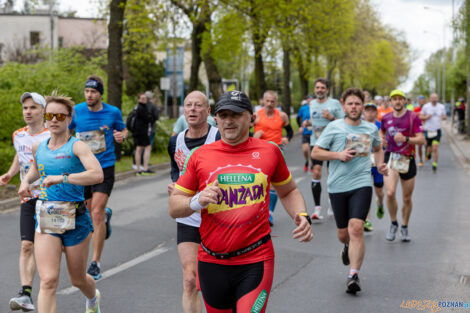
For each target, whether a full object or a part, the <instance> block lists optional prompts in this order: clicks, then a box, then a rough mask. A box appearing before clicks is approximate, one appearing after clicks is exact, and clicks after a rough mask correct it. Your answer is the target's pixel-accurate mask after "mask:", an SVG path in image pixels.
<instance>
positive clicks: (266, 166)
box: [169, 91, 313, 313]
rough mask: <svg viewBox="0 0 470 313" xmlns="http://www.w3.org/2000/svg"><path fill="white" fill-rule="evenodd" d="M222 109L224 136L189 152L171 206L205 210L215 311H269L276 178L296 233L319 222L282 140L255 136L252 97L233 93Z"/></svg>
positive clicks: (204, 240)
mask: <svg viewBox="0 0 470 313" xmlns="http://www.w3.org/2000/svg"><path fill="white" fill-rule="evenodd" d="M215 113H216V120H217V124H218V128H219V132H220V134H221V137H222V140H219V141H216V142H214V143H212V144H208V145H204V146H202V147H200V148H197V149H195V150H193V152H192V154H191V155H190V156H188V158H187V160H186V164H185V167H184V171H183V174H182V176H180V178H179V179H178V181H177V183H176V185H175V190H174V192H173V193H172V195H171V196H170V208H169V212H170V215H171V216H172V217H173V218H177V217H185V216H189V215H191V214H192V213H194V212H195V211H200V212H201V218H202V221H201V226H200V228H199V231H200V233H201V246H200V247H199V251H198V276H199V284H200V287H201V291H202V295H203V298H204V302H205V305H206V310H207V312H208V313H212V312H214V313H215V312H217V313H221V312H265V310H266V305H267V300H268V297H269V292H270V290H271V284H272V280H273V273H274V250H273V245H272V242H271V240H270V232H271V228H270V226H269V222H268V216H269V213H268V206H269V197H268V194H269V189H270V185H271V183H272V185H273V186H275V188H276V191H277V193H278V195H279V197H280V198H281V201H282V203H283V205H284V206H285V208H286V211H287V213H288V214H289V215H290V216H291V217H292V218H293V220H294V222H295V224H296V225H297V227H296V228H295V229H294V231H293V234H294V236H293V237H294V239H299V241H303V242H306V241H310V240H311V239H312V237H313V235H312V229H311V227H310V225H309V223H310V222H311V221H310V220H309V218H308V215H307V213H306V208H305V202H304V199H303V197H302V194H301V193H300V191H299V190H298V189H297V186H296V184H295V182H294V180H293V179H292V176H291V174H290V172H289V170H288V168H287V165H286V163H285V160H284V157H283V155H282V153H281V151H280V149H279V147H278V146H277V145H275V144H272V143H270V142H267V141H265V140H261V139H257V138H250V137H249V129H250V124H251V123H252V114H253V109H252V106H251V103H250V100H249V99H248V97H247V96H246V95H245V94H244V93H242V92H239V91H231V92H228V93H225V94H224V95H222V96H221V97H220V98H219V100H218V102H217V104H216V107H215Z"/></svg>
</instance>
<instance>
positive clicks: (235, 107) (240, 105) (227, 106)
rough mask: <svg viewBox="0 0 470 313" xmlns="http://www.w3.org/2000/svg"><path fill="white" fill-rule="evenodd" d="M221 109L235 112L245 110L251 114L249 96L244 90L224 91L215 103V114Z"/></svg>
mask: <svg viewBox="0 0 470 313" xmlns="http://www.w3.org/2000/svg"><path fill="white" fill-rule="evenodd" d="M221 110H230V111H233V112H237V113H242V112H243V111H245V110H246V111H249V112H250V113H251V114H253V107H252V106H251V102H250V98H248V96H247V95H246V94H245V93H244V92H241V91H236V90H233V91H229V92H226V93H224V94H223V95H222V96H220V98H219V100H217V103H216V104H215V114H217V112H219V111H221Z"/></svg>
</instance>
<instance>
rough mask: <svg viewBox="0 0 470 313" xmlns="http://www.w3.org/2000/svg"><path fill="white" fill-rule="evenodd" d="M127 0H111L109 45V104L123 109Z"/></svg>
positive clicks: (118, 155) (119, 156)
mask: <svg viewBox="0 0 470 313" xmlns="http://www.w3.org/2000/svg"><path fill="white" fill-rule="evenodd" d="M125 9H126V0H111V3H110V14H109V25H108V34H109V45H108V103H110V104H112V105H114V106H116V107H118V108H119V109H121V104H122V76H123V75H122V68H123V65H122V29H123V21H124V11H125ZM115 152H116V158H117V159H118V160H120V159H121V145H116V150H115Z"/></svg>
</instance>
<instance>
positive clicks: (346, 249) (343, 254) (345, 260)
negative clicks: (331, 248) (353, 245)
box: [341, 244, 349, 265]
mask: <svg viewBox="0 0 470 313" xmlns="http://www.w3.org/2000/svg"><path fill="white" fill-rule="evenodd" d="M341 260H342V261H343V264H344V265H349V246H348V245H346V244H345V245H344V247H343V249H342V250H341Z"/></svg>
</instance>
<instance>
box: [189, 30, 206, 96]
mask: <svg viewBox="0 0 470 313" xmlns="http://www.w3.org/2000/svg"><path fill="white" fill-rule="evenodd" d="M204 23H205V21H202V23H201V22H199V23H197V22H195V23H193V31H192V33H191V76H190V78H189V90H191V91H193V90H196V89H197V86H198V83H199V75H198V74H199V66H200V65H201V62H202V57H201V44H202V34H203V33H204V31H205V30H206V27H205V25H204Z"/></svg>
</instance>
